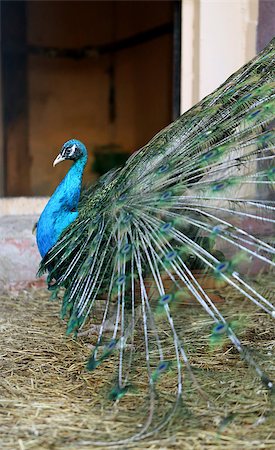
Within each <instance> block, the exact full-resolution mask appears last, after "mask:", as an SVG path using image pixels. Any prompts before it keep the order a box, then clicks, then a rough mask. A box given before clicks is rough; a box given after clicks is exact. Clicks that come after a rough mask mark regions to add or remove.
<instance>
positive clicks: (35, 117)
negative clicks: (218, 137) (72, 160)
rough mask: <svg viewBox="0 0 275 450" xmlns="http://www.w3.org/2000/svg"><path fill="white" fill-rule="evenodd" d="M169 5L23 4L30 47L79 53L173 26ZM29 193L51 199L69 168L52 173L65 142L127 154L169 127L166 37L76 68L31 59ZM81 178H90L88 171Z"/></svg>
mask: <svg viewBox="0 0 275 450" xmlns="http://www.w3.org/2000/svg"><path fill="white" fill-rule="evenodd" d="M172 14H173V12H172V3H171V2H165V1H164V2H163V1H161V2H158V1H152V2H151V1H150V2H147V1H139V2H136V1H128V2H125V1H123V2H118V1H116V2H105V1H103V2H87V1H84V2H82V1H77V2H75V1H72V2H59V1H51V2H37V1H33V2H28V4H27V17H28V28H27V30H28V36H27V38H28V43H29V44H32V45H42V46H56V47H64V48H67V47H70V48H78V47H82V46H86V45H91V44H93V45H100V44H104V43H107V42H112V41H113V40H118V39H121V38H125V37H128V36H132V35H133V34H135V33H138V32H140V31H144V30H148V29H150V28H153V27H155V26H158V25H160V24H163V23H167V22H169V21H170V22H171V21H172ZM112 58H113V62H114V67H115V90H116V120H115V122H114V123H110V119H109V103H108V95H109V75H108V69H109V67H110V63H111V61H112ZM28 80H29V151H30V156H31V161H32V162H31V192H32V194H35V195H47V194H50V193H51V192H52V191H53V189H54V187H55V186H56V184H57V183H58V182H59V180H61V178H62V177H63V176H64V173H65V172H66V171H67V169H68V165H69V163H64V164H63V165H62V164H61V165H59V166H57V167H56V168H55V169H53V168H52V161H53V159H54V158H55V156H56V154H57V153H58V151H59V148H60V146H61V145H62V144H63V142H64V141H66V140H67V139H69V138H71V137H76V138H79V139H81V140H83V141H84V142H85V144H86V145H87V146H88V148H89V150H90V153H91V155H92V149H93V148H94V147H95V146H100V145H105V144H109V143H116V144H118V145H119V146H120V147H121V148H122V150H123V151H125V152H132V151H134V150H136V149H137V148H139V147H140V146H142V145H143V144H144V143H146V142H147V140H149V139H150V138H151V137H152V136H153V135H154V134H155V133H156V132H157V131H159V130H160V129H161V128H162V127H164V126H165V125H167V124H168V123H169V122H170V121H171V114H172V35H165V36H162V37H160V38H157V39H155V40H152V41H150V42H148V43H144V44H141V45H139V46H136V47H133V48H129V49H127V50H122V51H120V52H119V53H116V54H114V55H113V56H110V55H105V56H101V57H99V58H94V59H83V60H79V61H74V60H70V59H65V58H49V57H45V56H37V55H32V56H30V57H29V71H28ZM86 179H90V180H91V179H92V173H91V171H86Z"/></svg>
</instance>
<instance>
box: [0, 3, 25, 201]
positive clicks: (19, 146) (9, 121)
mask: <svg viewBox="0 0 275 450" xmlns="http://www.w3.org/2000/svg"><path fill="white" fill-rule="evenodd" d="M1 9H2V11H1V33H2V36H1V38H2V55H1V57H2V58H1V59H2V60H1V63H2V64H1V66H2V102H3V126H4V157H5V161H4V170H5V187H4V190H5V195H8V196H17V195H29V194H30V157H29V152H28V83H27V47H26V3H25V2H24V1H13V2H2V3H1Z"/></svg>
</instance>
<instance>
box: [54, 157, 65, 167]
mask: <svg viewBox="0 0 275 450" xmlns="http://www.w3.org/2000/svg"><path fill="white" fill-rule="evenodd" d="M65 159H66V158H64V157H63V156H62V155H60V154H59V155H58V156H57V157H56V158H55V160H54V162H53V167H54V166H56V164H58V163H60V162H62V161H65Z"/></svg>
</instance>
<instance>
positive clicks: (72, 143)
mask: <svg viewBox="0 0 275 450" xmlns="http://www.w3.org/2000/svg"><path fill="white" fill-rule="evenodd" d="M81 158H82V159H87V150H86V147H85V145H84V144H82V142H80V141H78V140H77V139H70V140H69V141H67V142H65V144H64V145H63V146H62V149H61V152H60V153H59V155H58V156H57V157H56V158H55V160H54V162H53V166H56V164H58V163H60V162H62V161H65V160H66V159H70V160H72V161H77V160H78V159H81Z"/></svg>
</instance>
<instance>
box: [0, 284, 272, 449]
mask: <svg viewBox="0 0 275 450" xmlns="http://www.w3.org/2000/svg"><path fill="white" fill-rule="evenodd" d="M269 282H270V280H269ZM262 283H263V286H264V285H265V283H266V281H265V280H262ZM229 297H230V298H229V300H228V301H227V302H226V303H225V304H224V305H222V307H223V310H224V311H227V316H228V317H230V319H232V320H235V321H236V323H239V325H238V326H239V330H238V331H239V335H240V337H241V340H242V342H243V344H245V345H249V347H250V348H252V349H253V350H252V351H253V356H254V357H255V359H256V360H257V361H259V362H261V367H263V368H264V369H265V370H266V372H267V373H268V374H269V376H270V377H271V378H273V379H274V378H275V373H274V368H275V361H274V321H272V319H271V318H269V317H268V316H267V315H266V314H265V313H264V312H262V311H259V310H257V309H256V308H255V307H253V306H251V305H250V304H249V302H247V301H245V302H242V301H240V299H238V298H233V297H232V295H231V296H229ZM0 308H1V318H0V332H1V341H0V351H1V366H0V367H1V380H0V448H1V449H2V450H4V449H9V450H17V449H18V450H31V449H39V450H43V449H50V450H64V449H74V450H78V449H91V448H95V447H94V446H93V444H91V441H93V440H110V439H116V438H118V437H120V436H122V437H125V436H126V435H129V434H131V433H134V432H136V430H137V429H138V428H139V426H140V423H142V421H143V420H144V414H145V412H146V411H145V410H146V407H145V406H144V405H146V394H145V392H146V390H145V389H146V382H145V380H146V379H145V378H144V377H143V376H142V374H140V373H139V367H137V368H136V372H137V373H136V376H135V387H134V389H132V390H129V392H128V393H127V395H125V396H124V397H123V398H122V400H121V401H120V402H119V403H118V404H113V403H112V401H110V400H109V398H108V392H109V391H110V389H111V386H112V385H111V382H112V377H113V366H112V364H114V362H113V359H112V358H110V360H107V361H105V362H104V363H103V364H102V365H100V366H99V367H98V368H97V369H96V370H95V371H93V372H88V371H87V370H86V369H85V362H86V361H87V358H88V356H89V354H90V349H89V346H88V338H85V339H84V338H78V339H77V340H76V339H74V338H73V337H71V336H69V337H66V336H65V323H63V322H62V321H61V320H60V318H59V303H58V301H57V302H52V301H49V293H48V292H47V291H46V290H44V289H36V290H35V289H30V290H27V291H21V292H20V293H19V294H16V295H15V294H10V295H2V296H0ZM177 320H179V321H182V324H183V328H184V329H185V330H187V331H186V332H185V347H187V348H189V349H190V352H189V354H190V362H191V365H192V367H193V368H194V373H195V375H196V377H197V379H198V381H199V382H200V385H201V387H202V388H203V390H204V391H205V392H207V394H209V397H210V398H211V402H212V406H209V404H208V403H207V401H205V399H203V398H201V397H200V395H199V394H198V392H197V391H196V389H195V388H194V387H193V386H192V385H191V383H190V382H189V381H188V380H187V378H186V382H185V381H184V385H183V386H184V396H183V398H184V401H183V404H182V406H181V408H180V411H179V413H178V415H177V416H176V417H175V419H174V421H173V422H172V423H170V424H169V426H168V428H167V429H165V430H163V431H162V432H160V433H159V434H158V435H157V436H152V437H150V438H148V439H147V440H145V441H141V442H138V443H137V442H135V443H134V444H131V445H130V444H129V445H125V446H117V448H146V449H166V448H169V449H170V448H171V449H190V450H191V449H192V450H193V449H195V450H196V449H219V448H223V449H226V450H229V449H231V450H237V449H252V448H253V449H257V450H258V449H274V448H275V436H274V429H275V427H274V420H275V419H274V412H273V408H272V403H273V402H274V398H273V396H272V395H270V393H268V392H267V390H266V389H265V388H264V387H263V385H262V384H261V382H260V381H259V380H258V378H257V377H256V375H255V373H254V372H253V370H251V369H248V367H247V365H246V363H245V362H244V361H242V360H241V358H240V356H239V354H238V353H237V352H236V350H235V349H233V348H232V346H231V345H230V343H228V342H226V343H225V344H224V345H222V346H220V347H219V348H217V349H214V350H210V349H209V330H211V325H210V321H209V319H207V318H206V317H205V315H203V314H201V313H200V308H199V307H197V306H190V305H189V306H188V307H186V306H182V308H180V307H179V308H178V311H177ZM256 349H257V350H256ZM138 351H139V349H137V352H138ZM167 386H168V388H167V390H166V391H165V392H163V398H164V399H165V400H167V401H168V402H169V399H170V397H171V398H172V394H171V393H170V390H171V392H173V389H174V387H173V377H171V376H170V377H169V374H168V375H167ZM169 389H170V390H169ZM144 401H145V403H144V404H143V402H144ZM162 404H163V405H164V404H165V402H160V405H159V408H160V415H161V407H162ZM142 405H143V406H142ZM213 405H214V406H213ZM225 417H226V419H225ZM139 422H140V423H139Z"/></svg>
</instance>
